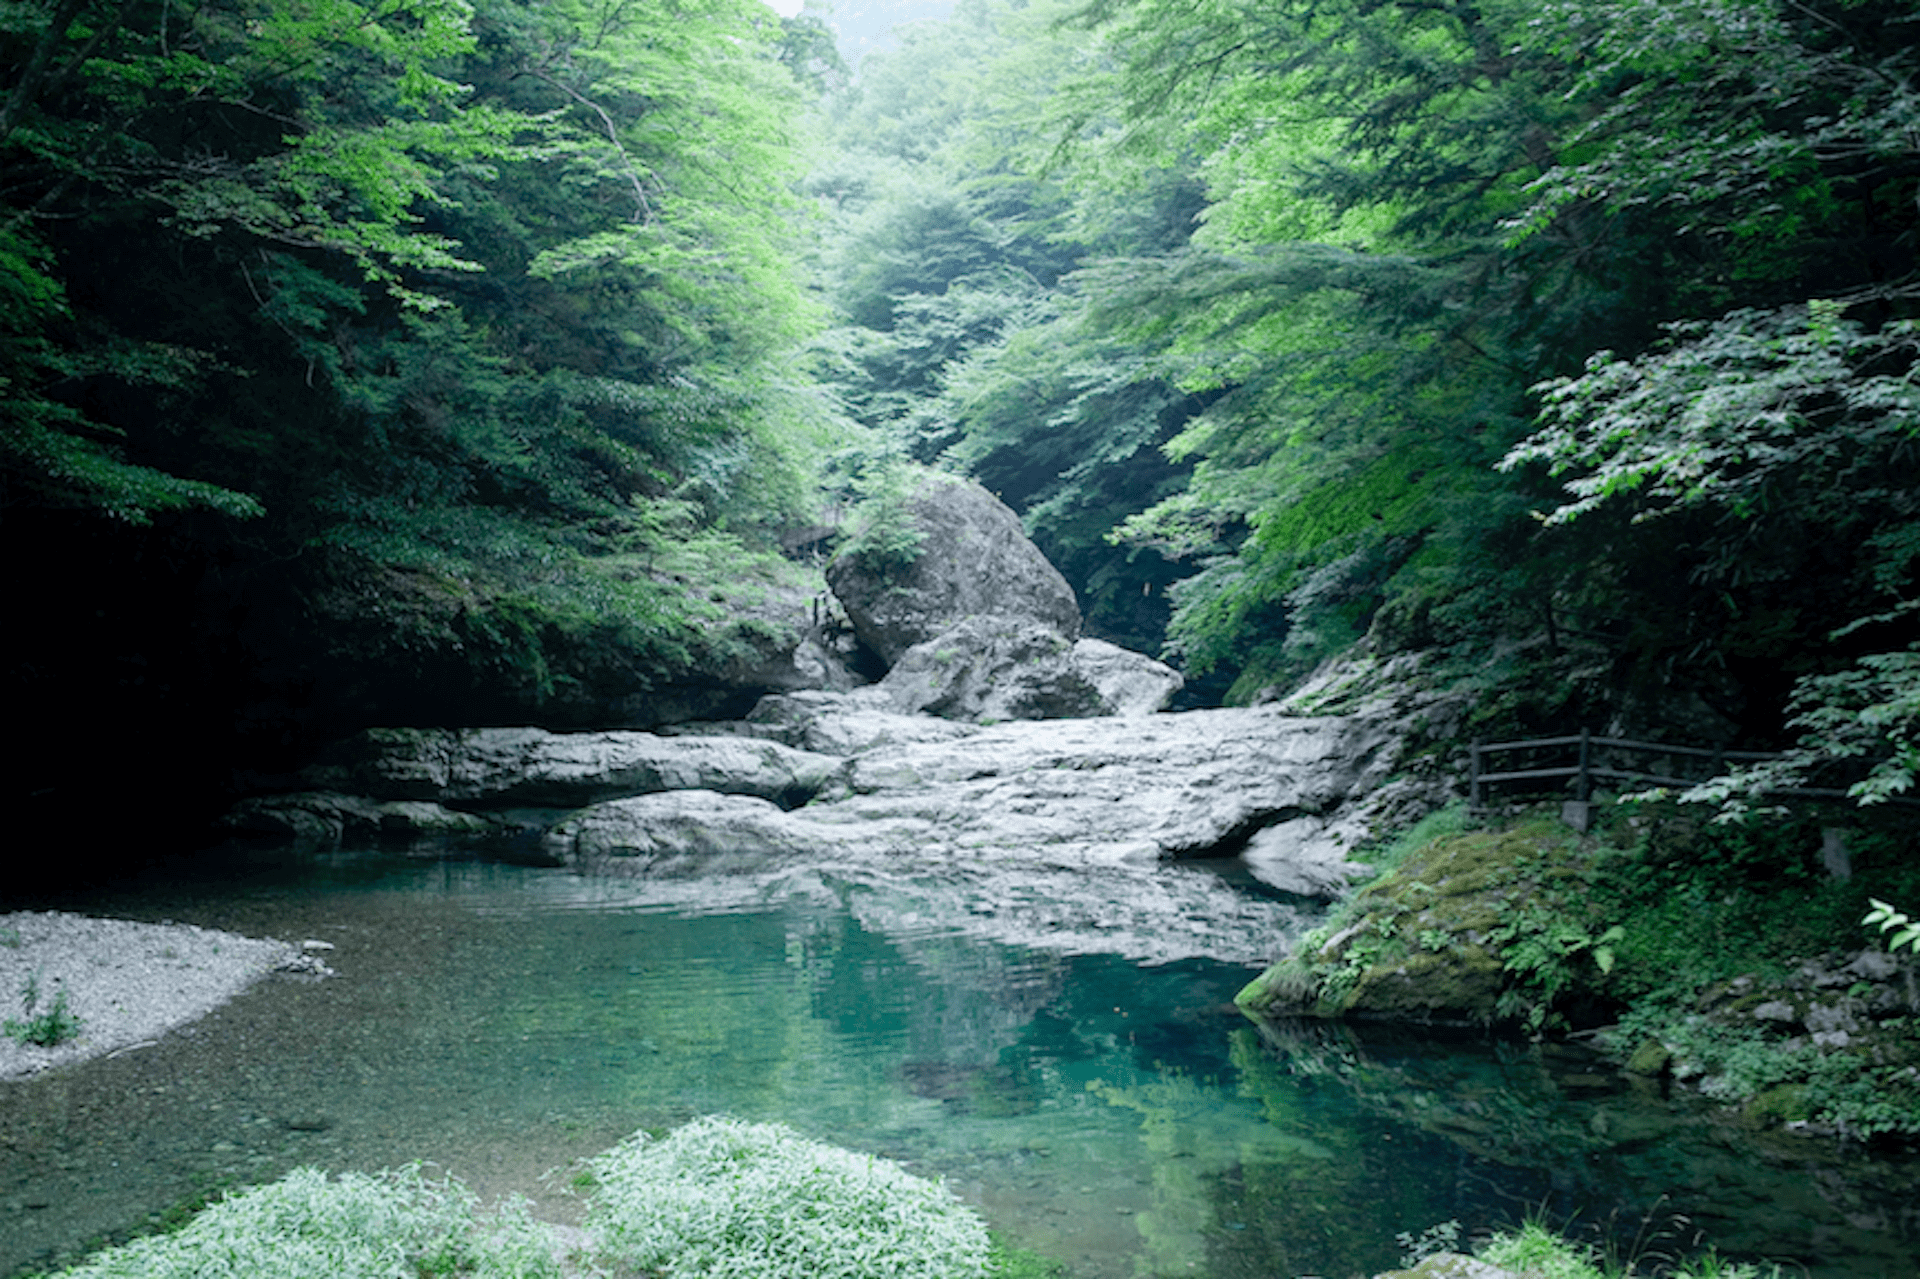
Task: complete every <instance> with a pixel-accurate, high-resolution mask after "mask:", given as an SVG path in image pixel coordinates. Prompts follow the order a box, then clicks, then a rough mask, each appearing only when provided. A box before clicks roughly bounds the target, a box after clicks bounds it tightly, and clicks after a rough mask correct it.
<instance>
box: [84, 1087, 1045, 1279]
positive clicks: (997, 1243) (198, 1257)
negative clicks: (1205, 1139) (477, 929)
mask: <svg viewBox="0 0 1920 1279" xmlns="http://www.w3.org/2000/svg"><path fill="white" fill-rule="evenodd" d="M589 1167H590V1170H591V1179H590V1180H589V1181H587V1182H585V1183H584V1186H585V1188H586V1189H587V1190H588V1193H589V1200H588V1213H587V1225H588V1230H589V1236H590V1239H591V1244H590V1245H589V1246H588V1247H587V1248H585V1249H584V1250H582V1251H579V1252H575V1253H572V1254H568V1253H567V1252H566V1250H565V1249H563V1248H562V1247H561V1245H560V1244H559V1243H558V1242H557V1239H556V1236H555V1234H554V1232H553V1229H552V1228H551V1227H549V1226H548V1225H546V1224H545V1223H543V1222H540V1221H537V1220H535V1219H534V1218H533V1216H532V1215H531V1211H530V1205H528V1203H527V1202H526V1201H525V1200H523V1199H517V1198H516V1199H512V1200H509V1201H508V1202H506V1203H505V1204H503V1205H501V1206H500V1207H498V1208H496V1209H491V1210H486V1211H482V1210H481V1209H480V1208H479V1207H478V1203H477V1200H476V1198H475V1197H474V1195H473V1194H472V1192H471V1191H469V1190H468V1189H467V1188H466V1187H465V1186H464V1185H462V1184H461V1183H460V1182H458V1181H456V1180H455V1179H453V1178H452V1177H445V1178H441V1179H434V1178H429V1177H428V1176H426V1175H425V1174H424V1173H423V1172H422V1171H421V1169H420V1168H419V1166H418V1165H413V1166H409V1167H406V1168H401V1169H399V1170H397V1171H384V1172H379V1173H374V1174H372V1175H367V1174H362V1173H342V1174H340V1175H338V1176H332V1177H330V1176H328V1175H327V1174H326V1173H324V1172H322V1171H320V1170H319V1169H315V1168H300V1169H296V1170H295V1171H293V1172H291V1173H289V1174H288V1175H287V1176H285V1177H283V1178H281V1179H280V1180H279V1181H276V1182H273V1183H271V1184H268V1185H264V1186H255V1187H252V1188H250V1189H245V1190H240V1191H236V1192H233V1193H230V1194H227V1195H225V1196H224V1197H222V1198H219V1199H217V1200H214V1201H212V1202H210V1203H206V1204H204V1206H201V1207H199V1210H198V1211H196V1212H192V1214H191V1215H190V1216H187V1217H185V1218H184V1220H178V1219H177V1218H176V1220H178V1224H177V1225H176V1227H175V1228H174V1229H172V1230H170V1231H169V1232H167V1233H164V1234H155V1235H149V1236H145V1237H143V1238H139V1239H135V1240H132V1241H131V1242H128V1243H124V1244H121V1245H119V1246H117V1247H112V1248H108V1249H106V1250H104V1251H102V1252H99V1253H96V1254H95V1255H93V1256H92V1257H89V1258H87V1259H86V1260H84V1261H82V1262H80V1263H79V1264H77V1265H74V1266H72V1267H70V1268H68V1269H66V1270H62V1271H60V1272H59V1273H58V1275H57V1276H56V1279H215V1277H216V1276H247V1277H248V1279H253V1277H255V1276H261V1277H266V1276H271V1279H565V1276H569V1275H601V1276H606V1275H644V1276H646V1277H647V1279H693V1277H694V1276H699V1277H700V1279H749V1277H751V1279H1056V1277H1057V1276H1059V1275H1061V1274H1063V1273H1064V1271H1063V1269H1062V1268H1061V1267H1060V1266H1059V1265H1057V1264H1056V1263H1054V1262H1052V1261H1050V1260H1048V1259H1047V1258H1045V1257H1042V1256H1040V1255H1038V1254H1036V1253H1031V1252H1026V1251H1023V1250H1021V1249H1018V1248H1014V1247H1012V1246H1010V1245H1008V1244H1007V1243H1006V1242H1005V1241H1004V1240H999V1239H990V1237H989V1235H988V1233H987V1229H986V1226H985V1225H984V1224H983V1223H982V1222H981V1220H980V1218H979V1217H978V1215H977V1214H975V1213H974V1212H973V1210H972V1209H970V1208H968V1207H966V1206H965V1205H964V1204H962V1203H961V1202H960V1201H959V1200H957V1199H955V1198H954V1197H953V1196H952V1195H951V1194H950V1193H948V1191H947V1190H946V1189H945V1187H943V1186H941V1185H940V1184H938V1183H937V1182H933V1181H928V1180H926V1179H924V1178H921V1177H916V1176H913V1175H912V1174H910V1173H908V1172H906V1171H905V1170H904V1169H902V1168H900V1167H899V1166H898V1165H897V1164H894V1163H892V1162H891V1161H889V1160H886V1159H881V1158H877V1157H875V1156H872V1155H863V1154H856V1153H854V1152H853V1151H849V1150H842V1149H839V1148H838V1147H834V1146H827V1145H822V1144H820V1143H818V1142H814V1141H809V1140H807V1139H805V1138H803V1137H801V1136H799V1135H798V1134H796V1133H794V1132H793V1131H792V1130H790V1129H788V1128H785V1127H782V1126H780V1125H778V1124H751V1123H742V1122H739V1121H737V1120H731V1119H722V1118H707V1119H697V1120H695V1121H693V1122H692V1123H690V1124H687V1125H686V1126H685V1127H683V1128H681V1129H679V1130H678V1131H676V1132H673V1133H671V1134H669V1135H667V1136H665V1137H655V1136H652V1135H650V1134H648V1133H646V1132H640V1133H636V1134H635V1135H634V1136H632V1137H631V1138H629V1139H628V1140H626V1141H624V1142H622V1143H621V1144H620V1145H618V1146H615V1147H614V1148H613V1149H612V1150H609V1151H607V1152H606V1153H604V1154H602V1155H600V1156H599V1157H597V1158H596V1159H594V1160H592V1161H591V1163H590V1165H589ZM576 1184H583V1183H580V1182H578V1181H576Z"/></svg>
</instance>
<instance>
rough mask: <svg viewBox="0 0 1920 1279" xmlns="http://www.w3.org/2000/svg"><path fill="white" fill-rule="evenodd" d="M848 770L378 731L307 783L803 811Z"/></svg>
mask: <svg viewBox="0 0 1920 1279" xmlns="http://www.w3.org/2000/svg"><path fill="white" fill-rule="evenodd" d="M839 767H840V761H839V760H837V759H833V758H831V757H829V756H825V755H817V754H814V753H812V752H810V751H799V750H795V749H793V748H792V747H789V746H784V745H781V744H780V743H778V742H770V741H760V740H756V739H753V738H749V737H662V736H659V735H657V734H654V733H642V732H630V731H617V732H604V733H549V732H547V731H545V730H544V729H538V728H471V729H432V728H376V729H369V730H367V731H366V732H364V733H361V734H359V735H358V736H356V737H353V738H349V739H348V740H347V741H345V742H342V743H340V744H338V745H337V746H336V747H335V748H334V749H333V750H332V751H331V752H329V755H328V757H327V758H326V759H325V760H323V761H322V762H321V763H319V764H317V765H315V766H314V767H312V768H310V769H308V770H307V771H306V773H305V774H304V775H303V778H302V780H303V781H304V782H305V783H306V784H307V785H308V786H309V787H311V788H313V789H315V790H331V791H341V792H347V793H351V794H355V795H365V796H369V797H371V798H373V799H376V800H388V799H421V800H434V801H437V802H440V803H446V804H462V805H477V806H482V807H486V806H491V807H509V806H515V805H521V806H534V807H553V808H577V807H580V806H582V805H585V804H591V803H593V802H595V801H597V800H603V799H614V798H618V797H621V796H627V795H640V794H647V793H651V792H656V791H671V790H712V791H721V792H724V793H727V794H733V795H756V796H759V797H760V798H762V799H769V800H773V801H775V802H777V803H782V804H799V803H804V802H805V801H806V800H807V799H808V798H809V797H810V796H812V795H813V794H814V793H815V792H816V791H818V790H819V789H820V788H821V787H822V786H824V785H825V784H826V783H827V781H828V780H829V779H831V778H832V776H833V775H834V773H835V772H836V771H838V769H839Z"/></svg>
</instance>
